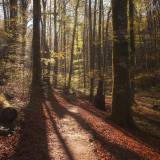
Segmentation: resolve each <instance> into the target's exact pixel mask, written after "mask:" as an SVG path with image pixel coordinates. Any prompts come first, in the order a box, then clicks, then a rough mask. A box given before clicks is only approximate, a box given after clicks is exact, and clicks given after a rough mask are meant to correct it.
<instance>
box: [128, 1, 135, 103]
mask: <svg viewBox="0 0 160 160" xmlns="http://www.w3.org/2000/svg"><path fill="white" fill-rule="evenodd" d="M129 24H130V48H131V51H130V62H131V88H132V102H134V87H135V86H134V69H135V36H134V0H129Z"/></svg>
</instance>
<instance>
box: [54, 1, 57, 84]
mask: <svg viewBox="0 0 160 160" xmlns="http://www.w3.org/2000/svg"><path fill="white" fill-rule="evenodd" d="M54 53H55V55H56V56H55V65H54V76H55V77H54V87H57V78H58V37H57V0H54Z"/></svg>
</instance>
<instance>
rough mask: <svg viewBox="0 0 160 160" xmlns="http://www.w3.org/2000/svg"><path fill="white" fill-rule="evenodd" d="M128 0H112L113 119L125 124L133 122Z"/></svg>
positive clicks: (127, 125)
mask: <svg viewBox="0 0 160 160" xmlns="http://www.w3.org/2000/svg"><path fill="white" fill-rule="evenodd" d="M127 2H128V0H112V21H113V95H112V96H113V99H112V119H113V120H114V121H115V122H116V123H118V124H120V125H123V126H126V127H129V125H130V124H131V84H130V71H129V67H130V65H129V62H130V61H129V49H128V39H127V37H128V32H127V24H128V20H127Z"/></svg>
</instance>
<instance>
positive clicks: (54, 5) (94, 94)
mask: <svg viewBox="0 0 160 160" xmlns="http://www.w3.org/2000/svg"><path fill="white" fill-rule="evenodd" d="M30 2H31V1H30V0H2V3H1V5H2V7H1V8H3V17H4V31H5V32H6V33H7V34H6V35H7V36H8V39H7V40H8V41H7V43H8V46H9V47H7V49H9V52H8V54H6V55H7V56H6V61H5V62H6V63H8V61H11V63H13V64H16V63H18V65H16V66H17V67H19V64H20V66H21V67H22V66H23V67H24V68H25V67H26V66H25V65H24V64H25V60H26V59H28V61H30V58H32V60H33V70H32V73H33V74H32V76H33V79H32V86H40V85H41V81H42V82H43V85H45V84H46V83H45V82H46V80H47V82H49V83H48V84H49V85H53V87H55V88H56V87H58V88H62V89H64V91H67V92H66V93H69V92H77V91H78V92H84V93H85V94H87V95H88V97H89V100H90V102H91V103H93V104H94V105H95V106H96V107H97V108H99V109H102V110H105V108H106V106H105V98H106V94H107V95H108V94H112V95H113V101H112V118H113V119H114V120H115V121H116V122H117V123H120V124H123V125H128V124H129V123H130V122H131V121H132V118H131V106H132V103H133V102H134V94H135V87H136V85H137V84H136V83H135V82H136V75H137V74H139V73H141V72H142V71H144V72H147V73H150V72H155V74H156V72H157V70H158V69H159V66H160V54H159V53H160V52H159V51H160V42H159V38H160V29H159V28H160V23H159V20H160V18H159V17H160V14H159V13H160V9H159V8H160V3H159V1H158V0H145V1H144V0H140V1H136V0H112V1H111V4H112V6H111V4H110V3H109V2H108V1H105V0H94V1H92V0H84V1H82V0H73V1H66V0H60V1H58V0H42V1H40V0H36V1H33V6H32V5H30V6H29V4H30ZM41 5H42V8H41ZM32 7H33V38H32V54H31V55H30V54H29V50H30V44H31V43H30V39H31V35H32V34H31V33H32V17H31V16H32V14H29V13H30V12H31V11H32ZM29 8H30V9H31V10H29ZM111 16H112V19H111ZM28 21H29V23H28ZM40 22H41V23H40ZM112 23H113V25H112ZM20 26H21V27H20ZM19 31H20V32H19ZM19 33H22V34H19ZM26 36H28V37H27V38H26ZM112 39H113V43H112ZM21 40H22V41H21ZM20 42H22V43H20ZM27 42H29V43H27ZM19 44H21V45H19ZM28 44H29V45H28ZM27 45H28V46H27ZM17 46H18V47H17ZM19 46H20V47H19ZM18 48H22V50H21V52H22V54H21V55H20V54H17V52H18ZM7 49H6V50H7ZM112 52H113V54H112ZM9 53H11V54H10V55H12V57H9V56H8V55H9ZM12 53H14V54H12ZM13 55H14V57H13ZM22 55H23V59H22V57H21V56H22ZM41 55H42V56H41ZM15 57H16V58H15ZM26 57H27V58H26ZM12 58H14V59H12ZM16 60H17V61H16ZM18 60H19V61H18ZM9 63H10V62H9ZM112 63H113V65H112ZM1 64H2V65H3V67H4V68H5V67H6V66H7V65H6V64H5V63H4V62H3V61H1ZM10 66H11V65H10ZM3 67H1V68H3ZM29 67H30V66H29V65H27V67H26V69H27V70H28V69H29ZM6 68H7V67H6ZM12 68H14V67H13V66H12ZM24 68H23V69H24ZM112 72H113V78H111V77H112ZM22 74H23V75H24V70H23V73H22ZM155 82H156V81H155V80H154V79H153V83H154V84H155ZM112 83H113V89H111V88H112V87H111V86H112Z"/></svg>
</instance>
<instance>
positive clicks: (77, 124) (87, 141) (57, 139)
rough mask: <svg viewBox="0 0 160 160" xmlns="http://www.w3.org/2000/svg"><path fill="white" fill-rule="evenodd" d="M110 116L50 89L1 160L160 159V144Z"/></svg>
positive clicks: (29, 108) (28, 110)
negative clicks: (144, 138) (144, 137)
mask: <svg viewBox="0 0 160 160" xmlns="http://www.w3.org/2000/svg"><path fill="white" fill-rule="evenodd" d="M106 114H107V113H106V112H101V111H99V110H98V109H96V108H95V107H93V106H92V105H91V104H89V103H88V102H87V101H85V100H81V99H78V98H73V97H71V96H65V95H63V94H62V93H60V92H57V91H55V92H53V91H52V90H50V91H49V96H48V97H46V98H45V99H44V100H38V99H37V102H36V101H34V104H30V105H28V106H27V107H26V108H25V110H24V122H23V123H22V131H21V132H20V136H18V135H13V136H11V137H9V138H10V141H8V143H7V145H8V146H7V147H6V150H5V151H3V150H1V149H0V153H1V155H0V159H2V160H3V159H4V160H142V159H144V160H145V159H146V160H159V159H160V158H159V157H160V152H159V148H160V141H158V140H156V141H155V142H154V144H157V146H156V148H155V147H154V146H152V145H149V144H146V143H145V142H146V140H144V141H145V142H144V141H143V140H140V139H139V138H137V137H136V136H135V135H133V134H130V133H128V132H127V131H125V130H123V129H121V128H119V127H118V126H116V125H115V124H113V123H112V122H110V120H106V116H107V115H106ZM14 137H19V139H18V138H16V139H15V138H14ZM17 139H18V140H17ZM14 140H15V142H14ZM5 142H6V140H4V143H5ZM13 142H14V144H12V143H13ZM147 142H149V139H148V141H147ZM11 144H12V146H11ZM2 145H3V144H2ZM7 148H8V152H7ZM6 152H7V153H6ZM6 155H7V157H6Z"/></svg>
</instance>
